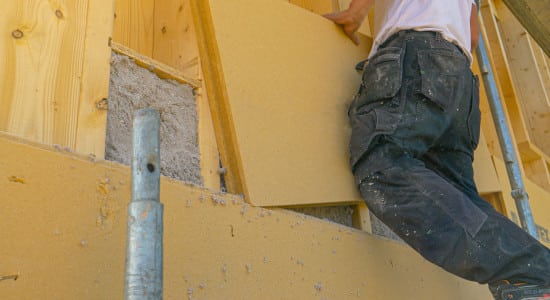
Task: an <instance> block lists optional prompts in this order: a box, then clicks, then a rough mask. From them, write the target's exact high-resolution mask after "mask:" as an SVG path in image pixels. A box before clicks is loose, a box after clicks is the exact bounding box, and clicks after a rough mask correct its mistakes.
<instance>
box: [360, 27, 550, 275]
mask: <svg viewBox="0 0 550 300" xmlns="http://www.w3.org/2000/svg"><path fill="white" fill-rule="evenodd" d="M469 65H470V63H469V61H468V59H467V57H466V56H465V55H464V54H463V53H462V51H461V50H460V49H459V48H458V47H456V46H455V45H454V44H452V43H450V42H448V41H446V40H444V39H443V38H442V37H441V35H440V34H438V33H433V32H415V31H402V32H400V33H398V34H396V35H394V36H392V37H391V38H390V39H389V40H388V41H387V42H385V43H384V44H383V45H382V47H381V48H380V49H379V50H378V51H377V53H376V54H375V56H374V57H372V58H371V59H370V60H369V61H368V64H367V65H366V67H365V69H364V74H363V82H362V85H361V88H360V91H359V93H358V94H357V96H356V98H355V100H354V102H353V104H352V106H351V107H350V110H349V117H350V121H351V125H352V138H351V143H350V150H351V162H352V166H353V171H354V175H355V178H356V180H357V184H358V186H359V189H360V191H361V194H362V196H363V197H364V199H365V201H366V203H367V206H368V207H369V209H370V210H371V211H372V212H373V213H374V214H375V215H376V216H377V217H378V218H379V219H380V220H382V222H384V223H385V224H386V225H388V227H390V228H391V229H392V230H393V231H394V232H395V233H396V234H397V235H398V236H399V237H401V238H402V239H403V240H404V241H405V242H406V243H407V244H409V245H410V246H412V247H413V248H414V249H416V251H418V252H419V253H420V254H421V255H422V256H424V257H425V258H426V259H427V260H429V261H431V262H433V263H435V264H437V265H439V266H441V267H442V268H444V269H445V270H447V271H449V272H451V273H453V274H455V275H458V276H460V277H462V278H465V279H468V280H472V281H476V282H479V283H494V282H496V281H498V280H503V279H507V280H512V281H524V282H529V283H535V284H541V283H550V251H549V250H548V249H547V248H546V247H545V246H543V245H542V244H540V243H539V242H538V241H537V240H535V239H533V238H532V237H531V236H529V235H528V234H527V233H526V232H524V231H523V230H521V229H520V228H519V227H518V226H516V225H515V224H514V223H513V222H511V221H509V220H508V219H507V218H505V217H504V216H502V215H501V214H499V213H498V212H497V211H495V210H494V209H493V207H492V206H491V205H490V204H488V203H487V202H485V201H484V200H483V199H481V198H480V197H479V195H478V192H477V189H476V186H475V183H474V180H473V170H472V161H473V152H474V149H475V148H476V147H477V143H478V140H479V126H480V111H479V96H478V95H479V93H478V86H479V84H478V79H477V78H476V77H475V76H473V74H472V73H471V71H470V68H469Z"/></svg>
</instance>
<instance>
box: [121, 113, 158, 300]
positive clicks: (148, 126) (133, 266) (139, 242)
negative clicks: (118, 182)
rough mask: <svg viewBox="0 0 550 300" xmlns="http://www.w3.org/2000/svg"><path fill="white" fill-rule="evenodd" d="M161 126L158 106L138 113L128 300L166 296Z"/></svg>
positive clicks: (125, 290)
mask: <svg viewBox="0 0 550 300" xmlns="http://www.w3.org/2000/svg"><path fill="white" fill-rule="evenodd" d="M159 128H160V117H159V113H158V112H157V111H156V110H153V109H142V110H139V111H137V112H136V113H135V115H134V137H133V145H134V155H133V159H132V200H131V202H130V204H129V205H128V237H127V244H126V274H125V287H124V297H125V299H127V300H144V299H162V282H163V280H162V271H163V270H162V267H163V265H162V260H163V255H162V235H163V205H162V203H160V199H159V198H160V150H159V148H160V138H159V135H160V134H159Z"/></svg>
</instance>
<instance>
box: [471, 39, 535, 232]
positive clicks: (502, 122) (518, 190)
mask: <svg viewBox="0 0 550 300" xmlns="http://www.w3.org/2000/svg"><path fill="white" fill-rule="evenodd" d="M476 56H477V60H478V62H479V67H480V69H481V73H482V75H483V83H484V84H485V90H486V92H487V98H488V99H489V106H490V107H491V114H492V115H493V119H494V122H495V127H496V131H497V134H498V139H499V142H500V147H501V150H502V156H503V157H504V162H505V163H506V171H507V172H508V179H509V181H510V186H511V187H512V197H513V198H514V200H515V202H516V207H517V209H518V215H519V219H520V222H521V226H522V228H523V229H524V230H525V231H527V232H528V233H529V234H530V235H531V236H533V237H534V238H536V239H538V234H537V228H536V226H535V222H534V220H533V214H532V213H531V207H530V205H529V197H528V196H527V193H526V192H525V187H524V184H523V179H522V177H521V171H520V168H519V162H518V160H517V154H516V151H515V148H514V143H513V141H512V137H511V136H510V130H509V128H508V124H507V122H506V117H505V115H504V108H503V106H502V102H501V99H500V95H499V93H498V89H497V85H496V81H495V77H494V76H493V73H492V72H491V64H490V62H489V56H488V54H487V48H486V47H485V43H484V41H483V38H480V39H479V46H478V48H477V50H476Z"/></svg>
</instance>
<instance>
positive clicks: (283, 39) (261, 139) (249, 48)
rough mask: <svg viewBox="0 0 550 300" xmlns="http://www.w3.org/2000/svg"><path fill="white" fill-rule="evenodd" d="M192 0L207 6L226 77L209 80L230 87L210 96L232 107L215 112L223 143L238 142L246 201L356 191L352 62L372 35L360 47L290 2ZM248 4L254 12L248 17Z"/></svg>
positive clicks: (346, 198)
mask: <svg viewBox="0 0 550 300" xmlns="http://www.w3.org/2000/svg"><path fill="white" fill-rule="evenodd" d="M196 4H197V5H198V6H199V7H202V10H201V11H200V13H202V14H203V15H204V14H206V13H207V9H211V16H212V20H213V23H212V26H213V28H212V30H211V31H210V34H213V36H207V37H206V39H207V42H210V46H211V48H210V49H215V50H216V53H217V55H219V59H220V63H219V64H217V63H216V66H215V67H216V69H214V70H215V71H216V74H217V76H219V77H218V79H220V78H221V79H222V80H223V82H222V83H220V82H213V83H212V82H211V83H210V84H212V85H217V86H218V87H223V88H224V89H225V90H224V91H219V92H218V94H217V95H214V94H212V95H214V97H212V99H211V103H214V105H219V106H223V107H222V109H224V111H225V112H226V114H221V115H217V116H216V115H214V118H215V119H216V118H226V121H227V122H226V126H227V127H225V128H224V130H225V133H224V134H226V136H225V138H224V140H225V143H224V141H222V143H220V142H219V143H218V145H223V146H221V147H226V146H227V145H228V144H229V145H230V147H232V149H233V150H232V151H233V153H234V154H235V157H233V159H235V164H234V165H231V164H230V165H228V167H229V171H230V172H235V173H239V172H240V174H239V176H241V177H240V178H241V181H240V183H239V186H240V187H241V188H242V192H244V194H245V195H246V198H247V200H248V201H250V202H251V203H253V204H255V205H263V206H272V205H294V204H314V203H335V202H352V201H356V200H358V199H359V197H358V194H357V192H356V189H355V187H354V183H353V178H352V176H351V173H350V171H349V165H348V159H349V158H348V154H347V143H348V138H349V133H350V129H349V126H348V124H347V107H348V104H349V102H350V100H351V98H352V96H353V94H354V93H355V92H356V89H357V86H358V84H359V82H360V76H359V75H358V74H357V73H356V72H355V71H354V65H355V63H356V62H357V61H359V60H360V59H363V58H365V56H366V55H367V51H368V50H367V47H368V46H369V45H370V43H369V42H367V40H365V41H364V43H363V46H362V47H356V46H355V45H353V43H351V42H350V41H349V40H348V39H347V38H346V37H345V35H344V34H343V33H342V32H341V31H340V30H339V29H338V28H337V27H336V26H334V25H333V24H332V23H331V22H330V21H328V20H326V19H324V18H323V17H321V16H316V15H313V14H311V13H308V12H307V11H304V10H302V9H300V8H297V7H295V6H292V5H288V3H284V2H279V1H268V0H255V1H252V0H240V1H231V2H229V1H221V0H211V1H204V2H203V1H200V2H196ZM207 6H210V7H207ZM247 10H248V11H254V14H249V15H246V16H243V14H242V12H243V11H247ZM236 15H239V16H241V17H240V18H235V16H236ZM201 20H203V21H204V20H205V18H204V16H201ZM235 36H239V38H238V39H237V38H235ZM266 37H269V38H266ZM213 43H216V44H215V45H213ZM243 45H246V46H243ZM216 53H215V54H214V55H212V54H210V55H209V56H208V57H209V59H210V60H211V61H212V59H214V62H215V61H216V60H215V58H216ZM203 55H204V54H203ZM211 67H212V66H210V69H212V68H211ZM220 67H221V68H223V70H222V69H220ZM205 69H209V66H208V65H206V68H205ZM207 79H208V77H207ZM210 96H211V94H210V93H209V97H210ZM218 129H219V128H218ZM227 131H229V133H227ZM219 133H220V132H219V131H218V134H219ZM223 153H224V152H223V151H222V154H223ZM225 156H226V158H225V159H226V160H227V155H225ZM235 169H237V170H235ZM238 182H239V181H238Z"/></svg>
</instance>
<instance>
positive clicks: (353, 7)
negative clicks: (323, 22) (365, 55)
mask: <svg viewBox="0 0 550 300" xmlns="http://www.w3.org/2000/svg"><path fill="white" fill-rule="evenodd" d="M374 1H375V0H352V1H351V3H350V5H349V8H348V9H346V10H344V11H341V12H337V13H332V14H326V15H324V17H325V18H327V19H329V20H332V21H333V22H334V23H336V24H337V25H340V26H341V27H342V29H343V30H344V33H345V34H346V35H347V36H348V37H349V38H350V39H351V40H352V41H353V42H354V43H355V44H356V45H359V38H358V37H357V35H356V34H355V33H356V32H357V30H358V29H359V27H360V26H361V23H363V20H364V19H365V16H367V14H368V13H369V10H370V8H371V7H372V5H373V4H374Z"/></svg>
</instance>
